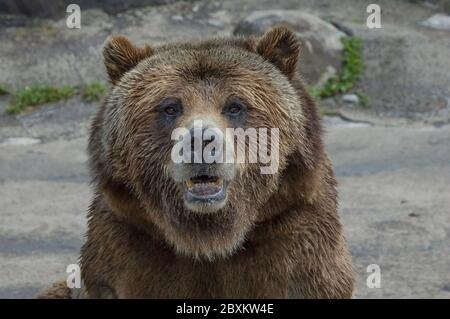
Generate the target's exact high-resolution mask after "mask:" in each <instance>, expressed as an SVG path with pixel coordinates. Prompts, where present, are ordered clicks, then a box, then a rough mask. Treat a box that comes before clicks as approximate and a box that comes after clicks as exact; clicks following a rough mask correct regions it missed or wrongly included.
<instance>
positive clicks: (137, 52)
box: [103, 35, 153, 84]
mask: <svg viewBox="0 0 450 319" xmlns="http://www.w3.org/2000/svg"><path fill="white" fill-rule="evenodd" d="M152 54H153V49H152V48H151V47H150V46H149V45H145V46H144V47H142V48H139V47H136V46H134V45H133V44H132V43H131V42H130V41H129V40H128V39H127V38H126V37H124V36H121V35H117V36H112V37H109V38H108V39H107V40H106V42H105V46H104V48H103V59H104V63H105V67H106V72H108V76H109V80H110V81H111V83H112V84H116V83H117V82H118V81H119V80H120V78H121V77H122V76H123V75H124V74H125V73H126V72H128V71H129V70H131V69H132V68H134V67H135V66H136V65H137V64H138V63H139V62H140V61H142V60H143V59H145V58H147V57H149V56H151V55H152Z"/></svg>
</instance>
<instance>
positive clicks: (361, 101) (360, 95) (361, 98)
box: [355, 91, 370, 108]
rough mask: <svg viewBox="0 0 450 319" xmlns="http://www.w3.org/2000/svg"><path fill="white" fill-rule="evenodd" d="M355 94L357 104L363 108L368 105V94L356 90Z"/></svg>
mask: <svg viewBox="0 0 450 319" xmlns="http://www.w3.org/2000/svg"><path fill="white" fill-rule="evenodd" d="M355 94H356V95H357V96H358V98H359V104H360V105H361V106H362V107H365V108H368V107H370V99H369V96H368V95H367V94H366V93H364V92H361V91H357V92H356V93H355Z"/></svg>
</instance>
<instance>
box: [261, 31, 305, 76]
mask: <svg viewBox="0 0 450 319" xmlns="http://www.w3.org/2000/svg"><path fill="white" fill-rule="evenodd" d="M256 51H257V53H259V54H260V55H262V56H263V57H264V58H266V59H267V60H269V61H270V62H272V63H273V64H274V65H275V66H276V67H278V68H279V69H280V70H281V72H283V73H284V74H285V75H286V76H287V77H288V78H289V79H291V78H292V76H293V75H294V73H295V71H296V68H297V62H298V55H299V53H300V42H299V40H298V39H297V36H296V35H295V33H294V32H293V31H291V30H290V29H288V28H287V27H285V26H278V27H275V28H273V29H270V30H269V31H267V32H266V33H265V34H264V35H263V36H262V37H261V38H260V39H259V41H258V43H257V46H256Z"/></svg>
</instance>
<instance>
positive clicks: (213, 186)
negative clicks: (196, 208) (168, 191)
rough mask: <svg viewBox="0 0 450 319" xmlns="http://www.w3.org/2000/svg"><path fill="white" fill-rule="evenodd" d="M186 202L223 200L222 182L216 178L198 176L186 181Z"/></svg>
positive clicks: (223, 186)
mask: <svg viewBox="0 0 450 319" xmlns="http://www.w3.org/2000/svg"><path fill="white" fill-rule="evenodd" d="M186 187H187V193H186V199H187V200H188V201H217V200H223V199H224V198H225V191H224V188H225V183H224V180H223V179H221V178H219V177H217V176H210V175H199V176H194V177H191V178H190V179H188V180H187V181H186Z"/></svg>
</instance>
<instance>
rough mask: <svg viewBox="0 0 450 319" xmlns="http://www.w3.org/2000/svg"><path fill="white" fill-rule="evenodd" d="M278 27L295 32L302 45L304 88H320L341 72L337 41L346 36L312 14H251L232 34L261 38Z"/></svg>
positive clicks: (271, 11)
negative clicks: (284, 27)
mask: <svg viewBox="0 0 450 319" xmlns="http://www.w3.org/2000/svg"><path fill="white" fill-rule="evenodd" d="M280 24H283V25H287V26H289V27H290V28H291V29H292V30H294V31H295V32H296V34H297V36H298V37H299V39H300V40H301V42H302V49H301V53H300V63H299V71H300V74H301V75H302V77H304V79H305V80H306V83H307V84H309V85H320V84H323V83H324V82H325V81H326V80H327V79H328V78H329V77H331V76H333V75H334V74H335V73H336V72H337V71H339V70H340V68H341V61H342V43H341V40H340V39H341V37H343V36H345V34H344V33H343V32H341V31H339V30H338V29H337V28H336V27H335V26H333V25H332V24H330V23H328V22H326V21H324V20H322V19H320V18H319V17H317V16H314V15H312V14H309V13H306V12H303V11H300V10H261V11H254V12H252V13H251V14H250V15H249V16H247V17H246V18H244V19H243V20H242V21H240V22H239V23H238V25H237V26H236V28H235V30H234V34H236V35H261V34H263V33H264V32H265V31H266V30H267V29H269V28H271V27H273V26H276V25H280ZM330 70H331V72H330Z"/></svg>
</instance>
